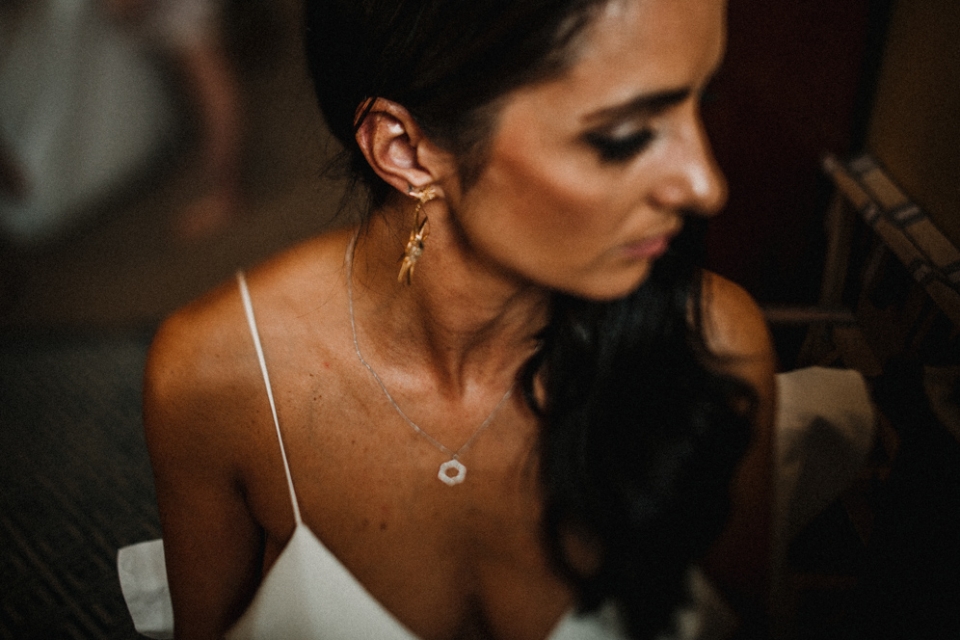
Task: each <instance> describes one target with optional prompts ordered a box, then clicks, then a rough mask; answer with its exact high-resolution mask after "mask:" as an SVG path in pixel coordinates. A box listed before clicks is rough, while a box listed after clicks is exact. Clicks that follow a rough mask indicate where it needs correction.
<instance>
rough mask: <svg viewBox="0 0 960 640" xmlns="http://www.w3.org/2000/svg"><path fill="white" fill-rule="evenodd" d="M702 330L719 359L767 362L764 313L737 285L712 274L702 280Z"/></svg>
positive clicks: (770, 351)
mask: <svg viewBox="0 0 960 640" xmlns="http://www.w3.org/2000/svg"><path fill="white" fill-rule="evenodd" d="M702 310H703V330H704V334H705V338H706V340H707V344H708V345H709V346H710V348H711V349H712V350H713V351H714V352H715V353H716V354H717V355H720V356H731V357H734V358H737V357H741V358H750V359H756V358H760V359H769V362H768V364H770V365H771V366H772V365H773V357H774V356H773V348H772V343H771V340H770V332H769V329H768V328H767V323H766V320H765V319H764V316H763V312H762V311H761V310H760V307H759V306H758V305H757V303H756V301H755V300H754V299H753V297H752V296H751V295H750V294H749V293H747V292H746V290H744V289H743V287H741V286H740V285H738V284H736V283H734V282H732V281H730V280H727V279H726V278H724V277H723V276H719V275H717V274H715V273H712V272H709V271H708V272H704V278H703V297H702Z"/></svg>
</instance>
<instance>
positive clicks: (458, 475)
mask: <svg viewBox="0 0 960 640" xmlns="http://www.w3.org/2000/svg"><path fill="white" fill-rule="evenodd" d="M451 469H453V470H454V471H455V473H454V474H453V475H450V473H449V471H450V470H451ZM437 477H438V478H440V481H441V482H443V483H444V484H446V485H448V486H451V487H452V486H453V485H455V484H460V483H461V482H463V481H464V479H465V478H466V477H467V468H466V467H465V466H463V465H462V464H461V463H460V461H459V460H456V459H451V460H447V461H446V462H444V463H443V464H442V465H440V472H439V473H438V474H437Z"/></svg>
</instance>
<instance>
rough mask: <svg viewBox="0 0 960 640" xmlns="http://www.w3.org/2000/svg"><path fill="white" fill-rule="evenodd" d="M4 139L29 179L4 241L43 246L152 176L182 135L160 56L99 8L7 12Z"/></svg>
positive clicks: (47, 6) (79, 3) (3, 224)
mask: <svg viewBox="0 0 960 640" xmlns="http://www.w3.org/2000/svg"><path fill="white" fill-rule="evenodd" d="M0 38H2V40H0V140H2V145H0V146H2V148H4V150H5V152H6V153H8V154H9V155H10V156H11V158H10V160H12V162H13V163H14V164H15V165H16V166H17V168H18V169H19V171H20V173H22V175H23V177H24V182H25V186H26V192H25V194H24V196H23V197H22V198H14V197H13V196H11V195H9V194H0V235H4V236H6V237H8V238H9V239H10V240H12V241H14V242H16V243H19V244H31V243H36V242H40V241H43V240H45V239H47V238H49V237H51V236H53V235H55V234H56V233H57V232H58V231H60V230H61V229H63V228H65V227H68V226H70V225H71V224H73V223H75V222H76V221H77V220H78V219H79V218H80V217H81V216H82V215H83V214H84V213H86V212H88V211H89V210H90V209H91V207H92V206H94V205H96V204H97V203H98V202H100V201H101V200H103V199H104V198H105V197H106V196H108V195H109V194H110V193H111V192H112V191H113V190H114V189H116V188H118V187H120V186H122V185H123V184H124V183H125V182H127V181H129V180H130V179H131V178H133V177H134V176H136V175H137V173H138V172H139V171H142V170H144V169H145V168H146V166H147V165H148V163H149V162H150V160H152V159H153V158H154V157H156V155H157V153H158V152H159V150H160V149H161V148H162V147H163V146H164V145H165V144H167V143H168V142H169V141H170V140H171V139H172V136H173V135H174V133H175V130H176V124H177V120H176V117H175V116H174V111H173V107H172V99H171V96H170V93H169V91H168V88H167V87H166V85H165V82H164V81H163V78H162V77H161V73H160V69H159V68H158V66H157V65H156V64H155V62H154V60H153V58H152V55H151V53H150V52H149V51H148V50H145V49H144V48H143V47H141V46H140V45H139V44H138V42H137V40H136V39H135V37H134V36H133V35H132V34H130V33H128V32H126V31H125V30H124V29H123V28H122V26H121V25H118V24H115V23H114V22H112V21H111V20H110V19H109V17H108V16H107V15H106V14H105V11H104V9H103V8H102V7H101V3H100V2H99V1H98V0H32V1H31V2H25V3H13V6H12V7H10V8H3V9H2V10H0Z"/></svg>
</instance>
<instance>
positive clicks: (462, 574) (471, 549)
mask: <svg viewBox="0 0 960 640" xmlns="http://www.w3.org/2000/svg"><path fill="white" fill-rule="evenodd" d="M306 391H309V390H307V389H301V392H306ZM327 393H328V394H329V393H330V392H329V391H327ZM301 395H303V397H305V398H309V399H310V400H311V401H310V402H306V403H305V402H303V401H302V400H301V401H300V402H298V403H292V402H290V401H289V399H286V398H284V397H282V396H281V397H280V398H279V406H280V409H281V410H280V416H281V432H282V435H283V442H284V446H285V448H286V453H287V460H288V462H289V465H290V472H291V477H292V481H293V485H294V488H295V491H296V499H297V503H298V506H299V508H300V511H301V513H302V517H303V521H304V523H305V524H306V525H307V526H308V527H309V528H310V529H311V531H313V532H314V533H315V534H316V536H317V537H318V538H319V539H320V540H321V541H322V543H323V545H324V546H325V547H326V548H327V549H329V551H330V552H331V553H332V554H333V555H334V556H335V557H336V558H337V559H338V560H339V561H340V562H341V563H342V564H343V565H344V566H345V567H346V568H347V570H348V571H349V573H350V574H351V575H352V576H353V578H355V579H356V581H357V582H359V583H360V584H361V585H362V586H363V587H364V588H365V589H366V590H367V591H368V592H369V593H370V594H371V596H373V597H374V598H375V599H376V600H377V601H378V602H380V604H382V605H383V606H384V607H385V608H386V609H387V610H388V611H390V612H391V613H393V614H394V615H395V616H396V617H397V618H398V619H399V620H401V621H402V622H403V623H404V624H405V625H406V626H407V627H409V628H410V629H411V630H413V631H415V632H416V633H417V634H418V635H419V636H420V637H423V638H471V637H476V638H507V637H509V638H545V637H547V635H548V633H549V631H550V629H551V628H553V626H554V625H555V624H556V621H557V620H558V619H559V618H560V617H561V616H562V615H563V613H564V612H565V611H567V610H568V609H569V608H570V607H571V605H572V600H573V598H572V594H571V592H570V589H569V587H568V586H567V585H566V583H565V582H564V581H563V580H561V579H560V578H559V577H558V576H557V575H556V573H555V572H554V570H553V568H552V565H551V563H550V561H549V559H548V558H547V556H546V553H545V552H544V549H543V545H542V540H541V534H540V531H541V522H540V518H541V511H542V506H541V504H542V500H541V496H540V491H539V486H538V479H537V471H536V464H535V455H534V448H535V441H534V439H532V438H531V434H532V433H534V431H535V425H531V424H530V423H529V422H528V420H529V416H528V415H527V414H526V413H525V412H524V411H522V409H518V408H517V407H516V406H510V407H505V409H506V410H504V411H502V413H501V415H500V416H499V419H498V422H497V424H496V425H492V427H493V426H495V427H496V428H490V429H487V430H486V431H485V432H484V433H483V434H482V437H478V438H477V439H476V441H475V443H474V444H473V445H472V446H471V447H470V448H469V450H468V451H466V452H465V453H464V454H463V455H462V456H461V458H460V459H461V460H462V464H464V466H465V467H466V470H467V471H466V477H465V481H464V482H463V483H462V484H458V485H455V486H448V485H447V484H445V483H442V482H441V481H440V480H439V479H438V478H437V473H438V470H439V467H440V465H441V463H443V462H445V461H447V460H449V458H450V455H449V452H444V451H443V450H441V449H439V448H438V447H436V446H434V445H433V444H432V443H431V442H429V441H428V440H427V439H426V438H424V436H423V435H422V434H420V433H418V432H417V431H416V430H414V429H413V428H411V427H410V425H409V424H406V423H405V422H404V421H403V420H402V419H400V418H399V417H398V416H397V414H396V412H395V410H394V409H393V408H392V407H390V406H385V407H383V406H381V407H379V408H377V407H374V408H372V409H371V408H369V406H368V405H369V404H370V403H369V400H367V401H362V400H361V401H358V399H357V398H351V397H350V395H349V394H347V393H344V394H343V395H340V396H339V398H340V402H339V403H329V402H317V401H316V400H314V399H315V398H317V396H318V395H320V394H319V393H318V392H314V393H312V394H311V393H301ZM274 440H275V438H274ZM268 442H269V439H264V440H262V441H261V443H260V445H259V448H260V449H262V450H263V451H264V452H265V453H266V452H267V450H268V449H269V445H268V444H267V443H268ZM450 448H452V447H450ZM274 449H275V451H276V452H277V453H276V455H264V456H263V461H264V463H263V464H262V465H259V466H257V467H256V468H255V469H254V470H253V471H252V473H253V474H254V475H255V476H256V477H254V478H252V479H251V480H250V481H248V482H246V483H245V484H246V485H247V486H249V487H251V489H250V491H249V502H250V505H251V510H252V511H253V512H254V516H255V517H256V518H257V520H258V521H259V522H260V523H261V524H262V526H263V527H264V530H265V535H266V548H265V550H264V554H265V557H264V567H265V570H269V568H270V566H271V565H272V563H273V561H274V560H275V559H276V557H277V556H278V554H279V553H280V552H281V551H282V549H283V547H284V544H285V543H286V541H287V539H288V538H289V536H290V532H291V525H292V518H291V512H292V506H291V504H290V499H289V497H287V496H288V493H287V487H286V478H285V474H284V470H283V461H282V457H281V456H280V453H279V443H277V444H275V445H274Z"/></svg>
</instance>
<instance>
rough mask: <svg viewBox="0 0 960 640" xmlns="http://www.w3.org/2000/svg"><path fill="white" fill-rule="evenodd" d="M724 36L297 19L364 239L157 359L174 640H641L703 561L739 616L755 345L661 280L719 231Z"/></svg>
mask: <svg viewBox="0 0 960 640" xmlns="http://www.w3.org/2000/svg"><path fill="white" fill-rule="evenodd" d="M388 5H389V6H388ZM414 5H416V6H414ZM724 12H725V2H724V1H723V0H606V1H604V0H594V1H586V0H579V1H577V0H566V1H561V0H556V1H548V0H540V1H531V2H522V3H518V2H515V1H510V2H505V1H503V2H501V1H496V0H471V2H449V1H448V2H440V1H435V2H423V3H406V2H399V1H396V2H373V1H372V0H371V1H370V2H361V1H357V0H351V1H349V2H348V1H343V2H340V1H330V0H327V1H322V2H320V1H318V2H310V3H308V8H307V34H308V35H307V53H308V58H309V61H310V64H311V68H312V71H313V73H314V78H315V84H316V87H317V93H318V97H319V102H320V106H321V109H322V110H323V112H324V115H325V117H326V119H327V122H328V125H329V127H330V129H331V131H332V132H333V133H334V134H335V135H336V136H337V137H338V138H339V139H340V140H341V142H342V143H343V144H344V147H345V149H346V151H345V153H346V154H347V155H348V157H349V158H350V159H351V161H352V163H353V167H354V168H355V169H356V171H357V174H358V175H359V176H360V178H361V179H362V180H364V181H365V183H366V184H367V185H368V186H369V188H370V194H371V198H370V201H371V207H370V212H369V215H368V216H367V217H366V218H365V220H364V222H363V224H362V225H360V226H359V227H354V228H348V229H343V230H340V231H337V232H333V233H330V234H327V235H324V236H322V237H319V238H317V239H315V240H312V241H309V242H307V243H305V244H303V245H301V246H299V247H297V248H294V249H292V250H290V251H288V252H287V253H285V254H283V255H281V256H279V257H278V258H276V259H274V260H272V261H270V262H268V263H267V264H265V265H263V266H261V267H259V268H258V269H256V270H255V271H253V272H251V273H250V274H249V275H248V276H247V277H246V279H245V281H242V282H241V283H240V286H239V288H238V286H237V285H236V284H233V283H231V284H230V285H227V286H225V287H224V288H222V289H220V290H218V291H216V292H214V293H212V294H211V295H209V296H208V297H206V298H205V299H203V300H201V301H199V302H198V303H196V304H194V305H192V306H190V307H188V308H187V309H185V310H183V311H181V312H179V313H178V314H176V315H175V316H174V317H173V318H171V319H170V320H169V321H168V322H166V323H165V325H164V326H163V328H162V329H161V331H160V332H159V334H158V336H157V338H156V342H155V344H154V346H153V349H152V352H151V356H150V362H149V365H148V372H147V384H146V400H145V416H146V428H147V438H148V444H149V448H150V454H151V458H152V461H153V465H154V470H155V474H156V486H157V495H158V500H159V503H160V510H161V520H162V524H163V530H164V539H165V545H166V557H167V571H168V575H169V583H170V591H171V595H172V599H173V606H174V611H175V617H176V623H177V632H176V635H177V638H178V639H187V638H206V637H218V636H220V635H222V634H223V633H224V632H225V631H227V630H228V629H230V628H231V627H233V630H232V632H231V633H232V634H233V637H257V636H258V634H259V636H260V637H311V636H317V637H378V638H380V637H383V638H385V637H398V638H399V637H405V638H413V637H418V638H438V639H439V638H512V639H513V638H516V639H523V638H536V639H543V638H552V639H554V640H556V639H558V638H562V637H587V636H586V635H585V634H587V633H595V634H596V635H594V636H593V637H619V636H618V635H616V634H618V633H619V631H618V624H620V625H622V626H623V627H624V628H625V629H626V630H627V631H629V633H630V634H631V636H633V637H653V636H654V635H655V634H657V633H659V632H661V631H669V630H670V627H671V616H672V614H673V612H674V611H675V610H676V608H677V607H678V606H679V605H681V604H682V603H683V601H684V599H685V597H686V584H687V575H688V569H689V567H690V566H691V565H693V564H696V563H700V564H702V565H703V566H704V568H705V569H706V571H707V573H708V575H709V576H710V577H711V578H712V579H713V582H714V583H715V584H717V585H718V586H719V587H720V588H721V589H722V590H723V592H724V594H725V595H726V596H727V597H728V600H729V601H730V602H731V603H733V604H734V605H735V606H736V607H737V608H738V609H739V610H740V611H741V612H746V614H745V616H744V619H745V620H749V619H750V618H751V616H752V614H753V613H756V611H757V610H758V609H759V608H761V607H760V605H759V604H758V603H760V602H762V593H763V580H764V578H763V575H764V566H765V559H766V546H767V545H766V536H767V531H766V527H767V525H766V523H767V519H768V518H767V514H768V512H769V506H768V505H769V492H768V485H769V469H768V466H769V448H770V441H769V440H770V438H769V423H770V415H771V404H772V402H771V397H772V357H771V351H770V345H769V341H768V338H767V333H766V330H765V327H764V325H763V321H762V319H761V317H760V315H759V313H758V311H757V308H756V306H755V305H754V303H753V302H752V301H751V300H750V298H749V297H748V296H747V295H746V294H745V293H744V292H743V291H742V290H740V289H739V288H737V287H736V286H735V285H733V284H731V283H729V282H727V281H725V280H723V279H721V278H719V277H717V276H713V275H707V274H704V275H702V277H701V275H700V273H699V272H698V271H697V270H695V269H693V268H692V267H688V266H687V263H686V262H685V261H684V260H683V258H682V256H680V255H675V254H679V253H681V252H680V251H679V250H677V247H676V245H677V244H678V243H679V242H680V240H681V238H676V236H677V234H678V233H679V232H680V231H681V229H682V227H683V226H684V224H685V223H687V222H688V221H690V220H692V219H695V218H697V217H704V216H709V215H712V214H714V213H715V212H716V211H717V210H719V209H720V207H721V206H722V204H723V201H724V195H725V194H724V192H725V187H724V183H723V180H722V177H721V176H720V175H719V173H718V171H717V168H716V167H715V165H714V162H713V160H712V158H711V156H710V152H709V149H708V145H707V142H706V139H705V136H704V132H703V130H702V127H701V123H700V121H699V116H698V100H699V98H700V96H701V94H702V93H703V91H704V87H705V86H706V84H707V82H708V80H709V79H710V77H711V76H712V75H713V74H714V73H715V71H716V69H717V66H718V65H719V64H720V60H721V57H722V53H723V48H724V37H725V32H724ZM398 258H399V259H398ZM246 282H248V283H249V297H248V298H245V296H246V295H247V288H246V287H247V285H246ZM245 315H246V317H245ZM252 336H254V337H252ZM258 349H260V350H261V351H260V353H261V354H262V356H261V357H262V361H258ZM261 364H262V366H261ZM265 383H266V387H265ZM265 388H266V389H267V390H272V398H270V397H268V393H267V392H266V391H265ZM274 411H275V414H274ZM748 442H749V448H748ZM731 478H733V483H732V484H733V489H732V492H731V493H732V499H731V500H730V506H731V509H730V510H729V513H728V510H727V509H726V507H727V493H728V486H730V484H731ZM721 529H722V533H721ZM718 534H719V537H718ZM314 536H315V537H314ZM340 563H342V565H343V566H342V567H341V566H340ZM298 572H299V573H298ZM255 596H256V597H255ZM251 601H253V604H252V605H251ZM578 607H580V608H582V609H585V610H587V611H595V610H597V609H598V608H599V610H600V611H601V614H598V615H593V616H587V617H584V618H581V617H578V616H574V615H573V614H572V613H571V612H572V611H573V610H574V609H576V608H578ZM750 607H753V609H751V608H750ZM611 611H613V612H614V613H613V614H610V612H611ZM244 612H246V613H244ZM610 615H612V617H613V618H614V619H615V621H619V622H618V623H617V624H613V623H610ZM241 616H242V618H241ZM238 618H241V619H240V622H239V624H238V625H237V626H234V625H235V623H236V622H237V620H238ZM343 618H346V621H344V620H343ZM308 619H309V620H308ZM274 624H276V625H280V627H282V626H283V625H290V626H288V627H287V628H286V630H284V631H281V630H279V629H280V627H274V629H273V630H272V631H271V630H270V629H269V627H270V625H274ZM298 624H299V625H301V627H297V626H296V625H298ZM351 625H354V626H353V627H351ZM578 625H581V626H578ZM582 625H586V626H582ZM587 629H589V631H587Z"/></svg>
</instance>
